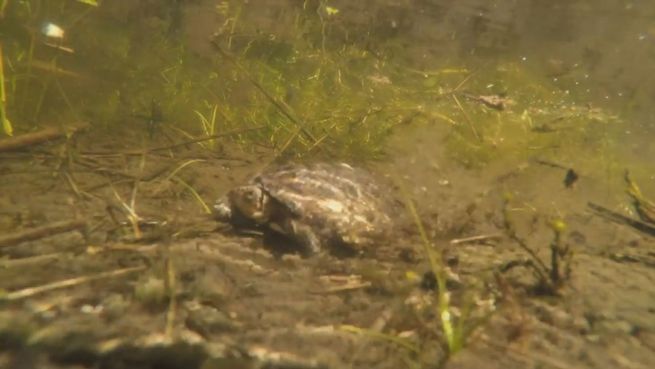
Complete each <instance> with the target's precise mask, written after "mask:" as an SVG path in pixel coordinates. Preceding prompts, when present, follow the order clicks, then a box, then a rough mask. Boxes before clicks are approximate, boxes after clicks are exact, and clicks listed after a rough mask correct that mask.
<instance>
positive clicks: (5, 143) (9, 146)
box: [0, 125, 86, 152]
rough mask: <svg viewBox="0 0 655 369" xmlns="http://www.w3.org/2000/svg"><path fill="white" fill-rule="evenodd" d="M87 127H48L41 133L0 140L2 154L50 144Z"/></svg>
mask: <svg viewBox="0 0 655 369" xmlns="http://www.w3.org/2000/svg"><path fill="white" fill-rule="evenodd" d="M85 127H86V125H82V126H78V127H72V128H68V129H61V128H57V127H48V128H44V129H42V130H40V131H36V132H31V133H25V134H23V135H20V136H16V137H10V138H5V139H3V140H0V152H4V151H13V150H19V149H22V148H24V147H26V146H32V145H36V144H40V143H44V142H48V141H51V140H55V139H58V138H61V137H63V136H66V135H68V134H70V133H75V132H77V131H79V130H81V129H83V128H85ZM69 132H70V133H69Z"/></svg>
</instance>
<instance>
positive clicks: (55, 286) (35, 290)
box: [0, 265, 147, 301]
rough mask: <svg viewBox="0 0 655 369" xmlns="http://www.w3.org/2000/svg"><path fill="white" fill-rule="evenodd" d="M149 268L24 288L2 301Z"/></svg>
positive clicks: (114, 271) (19, 298)
mask: <svg viewBox="0 0 655 369" xmlns="http://www.w3.org/2000/svg"><path fill="white" fill-rule="evenodd" d="M146 268H147V266H145V265H141V266H137V267H131V268H123V269H117V270H112V271H109V272H102V273H98V274H94V275H90V276H86V277H77V278H70V279H64V280H63V281H57V282H52V283H48V284H44V285H42V286H38V287H29V288H24V289H22V290H18V291H14V292H9V293H7V294H6V295H4V296H2V295H0V300H4V301H17V300H21V299H24V298H28V297H32V296H34V295H38V294H41V293H44V292H49V291H53V290H57V289H61V288H66V287H72V286H77V285H80V284H84V283H88V282H93V281H97V280H100V279H105V278H113V277H119V276H122V275H125V274H129V273H133V272H138V271H141V270H145V269H146Z"/></svg>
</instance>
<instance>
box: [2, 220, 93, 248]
mask: <svg viewBox="0 0 655 369" xmlns="http://www.w3.org/2000/svg"><path fill="white" fill-rule="evenodd" d="M85 228H86V221H84V220H81V219H74V220H65V221H61V222H54V223H50V224H48V225H45V226H42V227H35V228H31V229H27V230H24V231H18V232H14V233H12V234H9V235H5V236H0V248H2V247H7V246H12V245H15V244H19V243H22V242H26V241H33V240H38V239H39V238H44V237H49V236H53V235H55V234H58V233H64V232H69V231H73V230H84V229H85Z"/></svg>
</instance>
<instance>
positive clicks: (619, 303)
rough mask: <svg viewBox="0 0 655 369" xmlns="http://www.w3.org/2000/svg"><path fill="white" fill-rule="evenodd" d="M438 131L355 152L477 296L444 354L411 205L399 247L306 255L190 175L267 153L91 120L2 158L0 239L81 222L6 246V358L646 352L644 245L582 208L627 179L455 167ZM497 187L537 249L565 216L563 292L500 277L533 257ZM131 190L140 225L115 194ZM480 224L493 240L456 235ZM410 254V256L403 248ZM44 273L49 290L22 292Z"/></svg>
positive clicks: (620, 355)
mask: <svg viewBox="0 0 655 369" xmlns="http://www.w3.org/2000/svg"><path fill="white" fill-rule="evenodd" d="M447 131H448V130H447V128H445V127H444V128H439V127H434V126H432V127H430V126H408V127H406V128H405V129H404V130H403V131H402V135H397V137H394V138H393V139H392V141H391V143H390V145H389V149H388V155H387V158H386V159H385V160H383V161H380V162H376V163H365V164H362V163H357V165H366V166H368V167H369V168H370V169H372V170H373V171H374V172H376V173H378V174H380V175H387V176H388V177H389V181H390V182H392V183H396V184H398V187H396V188H392V189H390V192H389V196H393V197H397V198H399V199H400V200H401V201H404V198H403V194H402V191H400V190H399V188H400V187H403V186H404V188H406V189H407V192H409V193H410V197H411V198H412V199H413V201H415V203H416V204H417V208H418V211H419V214H420V217H421V219H422V220H423V222H424V224H425V226H426V228H427V230H428V235H429V237H430V238H431V240H432V241H433V242H434V245H435V247H436V248H437V250H439V253H440V254H442V255H443V257H444V260H445V261H447V262H448V265H449V267H450V273H451V276H452V278H451V279H450V282H452V283H449V284H448V286H449V287H448V288H449V293H450V296H451V303H452V306H453V309H452V312H453V314H454V316H455V317H457V316H461V315H458V314H462V312H463V311H465V310H471V314H470V315H469V316H467V317H466V318H465V320H464V322H465V324H466V325H467V326H469V325H471V326H473V325H474V327H473V328H475V329H473V330H472V333H471V334H470V336H468V340H467V342H466V344H465V346H464V348H463V350H462V351H461V352H459V353H457V354H456V355H454V356H453V357H450V358H448V360H446V357H447V353H446V351H445V350H444V342H445V341H444V337H443V335H442V334H441V333H440V332H441V330H440V324H439V321H438V319H437V317H436V314H435V311H436V310H435V297H434V295H435V294H434V292H433V291H431V290H429V289H425V288H422V287H421V285H423V287H425V283H421V280H420V276H421V275H423V274H424V273H425V272H427V271H428V270H429V267H428V264H427V261H426V259H425V255H424V254H423V252H422V241H421V238H420V237H419V235H418V232H417V231H416V229H415V226H414V224H413V223H412V221H411V218H410V217H409V216H408V215H407V214H398V217H397V219H396V221H397V222H398V223H399V224H401V227H399V228H400V230H399V231H398V232H397V234H395V235H394V237H392V239H390V240H389V242H388V243H389V249H388V250H390V252H372V253H367V254H365V255H360V256H351V257H341V256H338V255H333V254H330V253H326V254H323V255H318V256H316V257H311V258H302V257H300V256H298V255H296V254H295V253H294V252H293V249H292V248H288V249H285V250H282V251H280V249H279V247H280V246H284V245H280V244H279V242H277V243H275V244H270V243H269V242H268V241H266V243H267V244H264V241H263V240H262V238H261V237H260V236H259V235H257V234H252V235H243V234H241V235H238V234H235V233H234V232H232V231H231V230H230V229H229V227H227V226H225V225H221V224H218V223H216V222H215V221H213V220H212V219H211V217H210V216H209V215H208V214H206V213H205V212H204V211H203V208H202V206H201V205H200V203H199V202H198V201H197V199H196V197H195V195H194V194H193V193H192V191H190V190H189V188H193V190H194V191H195V192H196V193H197V195H198V196H199V197H200V198H202V199H203V200H204V201H205V202H206V203H208V204H211V202H213V201H214V199H216V198H218V197H219V196H220V195H222V194H223V193H224V192H225V191H227V190H228V189H229V188H231V187H232V186H234V185H235V184H238V183H241V182H242V181H244V180H245V179H247V178H248V177H249V176H250V175H252V174H253V173H255V172H257V171H258V170H260V169H261V163H263V162H266V161H267V160H269V159H270V155H271V154H270V153H268V152H261V153H249V154H246V153H242V152H239V151H236V150H231V148H230V145H229V144H228V143H227V142H226V143H225V145H224V146H223V147H224V150H223V151H222V152H209V151H207V150H204V149H202V148H200V147H199V146H198V145H187V146H175V147H174V148H171V149H170V150H157V151H144V152H146V153H145V154H138V152H137V151H138V150H137V151H135V149H134V148H135V147H162V146H165V145H166V142H149V143H147V144H143V141H142V140H141V139H139V138H137V137H132V136H130V135H129V134H127V133H126V134H125V135H124V136H122V137H121V138H120V139H115V138H110V137H115V136H114V135H115V134H116V132H112V133H113V135H112V136H110V135H108V134H107V132H103V131H102V130H100V129H95V130H93V129H91V130H89V131H87V132H84V133H81V134H79V135H78V136H77V137H76V138H75V139H74V140H73V141H70V142H68V144H66V143H62V142H58V143H53V144H49V145H44V146H39V147H34V148H33V149H32V150H31V151H22V152H11V153H2V154H0V194H1V195H0V204H1V205H0V233H1V234H11V233H14V232H17V231H19V230H26V229H32V228H33V227H38V226H43V225H47V224H51V223H53V222H56V221H61V220H71V219H83V220H86V222H87V228H86V229H85V230H83V231H81V232H80V231H72V232H67V233H61V234H53V235H51V236H49V237H43V238H40V239H38V240H35V241H29V242H23V243H19V244H13V245H9V246H3V247H2V248H0V253H1V255H2V260H0V264H1V265H2V268H0V288H2V291H3V302H2V304H1V305H0V347H2V350H1V351H0V367H7V368H69V367H74V368H82V367H95V368H136V367H141V368H398V367H426V368H429V367H437V366H440V365H444V366H445V367H447V368H471V369H473V368H480V367H485V368H495V367H497V368H537V367H540V368H617V367H619V368H647V367H650V364H649V363H652V362H654V361H655V352H654V350H655V269H654V266H655V240H654V239H653V238H652V237H649V236H647V235H644V234H641V233H639V232H636V231H634V230H632V229H630V228H628V227H626V226H624V225H618V224H614V223H610V222H608V221H607V220H604V219H602V218H599V217H598V216H596V215H594V214H593V213H591V212H590V211H589V210H588V208H587V202H588V201H594V202H599V203H605V204H607V203H608V202H609V201H610V200H611V199H614V198H616V197H617V196H620V195H622V194H616V193H612V192H609V190H608V186H606V185H604V184H603V183H602V181H600V180H595V179H594V173H585V176H583V177H582V178H581V180H580V181H579V183H577V184H576V186H575V187H574V188H572V189H568V188H565V187H564V185H563V183H562V180H563V178H564V175H565V173H564V172H563V171H559V170H556V169H553V168H544V167H543V166H542V165H539V164H538V163H535V162H534V161H530V160H527V161H525V162H521V163H503V164H504V165H500V164H498V165H493V166H492V165H490V166H488V167H486V168H485V169H475V170H474V169H465V168H464V167H462V166H461V165H457V163H456V162H455V161H453V160H452V158H451V157H450V156H449V154H448V153H447V152H446V150H445V149H444V147H445V145H440V144H439V143H440V142H442V141H443V140H444V138H445V137H446V135H447ZM179 139H180V140H182V138H179ZM408 143H412V144H411V145H410V144H408ZM226 153H230V154H229V158H228V155H227V154H226ZM190 160H193V162H189V161H190ZM183 163H189V164H187V165H186V166H184V167H181V165H182V164H183ZM535 183H539V185H538V186H535ZM135 188H136V190H135ZM507 192H511V193H512V194H513V197H512V201H511V209H510V212H509V213H510V215H511V217H512V219H513V221H514V222H515V224H516V229H517V232H518V234H519V235H520V236H521V237H523V238H524V239H525V240H527V242H528V244H529V245H530V246H531V247H532V248H533V249H534V250H536V252H537V253H538V255H539V256H540V257H541V258H543V260H546V261H547V260H548V257H549V244H550V243H551V242H552V237H553V232H552V229H551V227H549V225H548V224H549V221H550V219H551V218H552V216H553V215H558V216H560V217H562V218H563V219H564V220H565V222H566V223H567V230H566V232H565V242H566V243H567V244H568V245H569V246H570V247H571V249H572V250H573V259H572V260H573V261H572V265H571V278H570V280H567V281H566V282H565V283H563V286H562V287H561V288H560V289H559V290H558V291H557V292H558V293H557V294H556V295H554V296H552V295H551V296H546V295H540V294H537V293H535V290H534V288H533V287H534V285H535V283H536V280H535V277H534V274H533V273H532V271H531V270H530V269H529V268H522V267H517V268H513V269H511V270H509V271H508V272H506V273H502V272H501V270H502V269H503V267H504V266H506V265H507V263H509V262H512V261H516V260H525V259H527V258H528V255H526V253H525V252H524V251H523V250H521V249H520V248H519V247H517V245H516V244H515V243H514V242H512V241H511V240H510V239H508V238H507V237H506V229H504V227H503V219H502V211H501V209H502V204H503V198H504V196H505V193H507ZM608 194H609V195H608ZM132 199H134V202H133V204H134V205H135V206H134V208H133V209H134V211H135V213H136V214H138V216H139V217H140V218H141V219H142V222H141V223H140V225H141V226H140V230H142V231H143V234H142V236H141V239H140V240H137V239H135V237H134V228H133V227H131V226H129V222H128V219H129V215H130V213H129V212H128V211H126V207H125V206H126V205H130V204H131V203H132ZM145 221H149V222H150V223H149V225H147V224H146V222H145ZM125 222H128V223H126V224H128V225H122V224H121V223H125ZM471 236H483V237H482V239H483V241H484V242H477V243H476V242H457V241H456V242H454V243H453V242H451V241H452V240H454V239H463V238H467V237H471ZM487 236H488V237H487ZM408 249H409V250H413V251H414V252H412V253H409V254H411V256H410V257H403V255H405V256H407V255H408V253H406V252H397V251H399V250H400V251H402V250H408ZM395 251H396V252H395ZM112 273H114V274H112ZM413 276H419V278H416V277H413ZM80 278H81V279H80ZM85 278H86V279H85ZM68 280H73V281H74V282H70V283H64V284H63V285H59V286H57V285H55V286H54V287H53V286H52V285H51V284H52V283H55V282H60V281H68ZM423 282H425V281H423ZM43 286H50V287H52V288H51V289H48V288H46V289H45V290H43V291H38V290H28V289H30V288H39V287H43Z"/></svg>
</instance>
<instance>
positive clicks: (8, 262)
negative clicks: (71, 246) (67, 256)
mask: <svg viewBox="0 0 655 369" xmlns="http://www.w3.org/2000/svg"><path fill="white" fill-rule="evenodd" d="M62 255H64V254H63V253H61V252H55V253H52V254H45V255H37V256H28V257H25V258H20V259H4V260H0V268H5V269H9V268H19V267H21V268H22V267H25V266H28V265H38V264H42V263H47V262H50V261H53V260H57V259H59V258H60V257H62Z"/></svg>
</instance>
